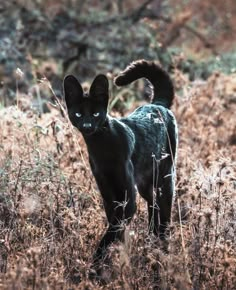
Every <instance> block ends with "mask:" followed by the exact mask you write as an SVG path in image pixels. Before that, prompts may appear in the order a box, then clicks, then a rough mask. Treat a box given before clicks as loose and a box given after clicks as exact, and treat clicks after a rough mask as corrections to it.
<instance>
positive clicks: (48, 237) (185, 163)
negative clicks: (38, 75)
mask: <svg viewBox="0 0 236 290" xmlns="http://www.w3.org/2000/svg"><path fill="white" fill-rule="evenodd" d="M175 80H176V85H177V86H180V87H183V88H184V89H183V91H182V93H181V94H179V96H178V97H177V98H176V104H175V106H174V108H173V111H174V112H175V114H176V116H177V120H178V123H179V133H180V144H179V153H178V164H177V181H176V190H177V193H176V198H175V204H174V207H173V217H172V224H171V225H170V238H169V247H168V251H167V250H164V249H163V245H162V244H161V242H160V241H159V240H158V239H157V238H155V237H153V236H150V235H149V234H148V227H147V213H146V205H145V203H144V202H143V200H142V199H141V198H138V199H137V208H138V209H137V214H136V215H135V218H134V219H133V221H132V223H131V225H130V226H129V228H127V231H126V243H125V244H124V245H121V244H118V245H113V246H112V247H111V248H110V251H109V256H110V257H111V259H110V264H109V265H108V266H106V265H104V273H103V275H104V280H106V286H105V288H106V289H151V288H153V287H156V288H158V287H159V289H234V287H235V285H236V270H235V269H236V268H235V264H236V252H235V236H236V224H235V220H236V214H235V213H236V209H235V204H236V202H235V201H236V177H235V176H236V174H235V173H236V166H235V161H236V153H235V152H236V150H235V149H236V148H235V147H236V142H235V139H236V131H235V130H236V127H235V123H236V122H235V116H234V115H235V110H236V103H235V91H236V84H235V75H231V76H225V75H219V74H215V75H212V76H211V78H209V79H208V81H207V82H201V83H200V82H194V83H190V82H189V81H188V80H187V79H185V78H184V77H183V76H182V75H181V74H180V73H178V72H176V74H175ZM183 82H184V83H183ZM0 124H1V125H0V126H1V132H0V176H1V178H0V272H1V274H0V285H1V286H0V288H1V289H28V288H29V289H30V288H32V289H51V288H53V289H54V288H55V289H58V288H60V289H68V288H70V289H104V286H102V285H98V284H97V282H95V281H90V280H89V279H88V272H89V268H90V265H91V261H92V254H93V252H94V249H95V248H96V245H97V242H98V241H99V238H100V236H101V235H102V233H103V231H104V227H105V223H106V219H105V214H104V211H103V208H102V203H101V198H100V195H99V192H98V190H97V187H96V184H95V182H94V180H93V177H92V175H91V171H90V169H89V165H88V161H87V152H86V148H85V145H84V143H83V140H82V138H81V136H80V134H79V133H77V132H76V131H75V130H74V129H72V128H71V126H70V124H69V122H68V120H67V118H65V117H62V116H61V113H60V111H59V110H57V109H53V110H52V111H51V112H50V113H48V114H44V115H42V116H41V117H40V116H38V115H37V114H35V113H33V112H32V111H30V110H25V112H22V111H21V110H20V109H17V108H15V107H10V108H5V109H1V111H0ZM77 274H78V275H79V277H78V280H80V283H79V284H75V283H74V282H75V277H76V275H77Z"/></svg>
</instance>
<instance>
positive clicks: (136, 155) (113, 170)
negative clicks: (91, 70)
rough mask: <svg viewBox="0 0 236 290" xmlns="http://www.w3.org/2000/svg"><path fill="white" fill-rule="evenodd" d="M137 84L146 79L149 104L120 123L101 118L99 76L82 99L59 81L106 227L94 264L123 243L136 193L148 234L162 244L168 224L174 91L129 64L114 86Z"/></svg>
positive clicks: (152, 67)
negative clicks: (149, 88)
mask: <svg viewBox="0 0 236 290" xmlns="http://www.w3.org/2000/svg"><path fill="white" fill-rule="evenodd" d="M139 78H146V79H148V80H149V81H150V82H151V84H152V86H153V88H152V95H151V104H147V105H145V106H141V107H139V108H137V109H136V110H135V111H134V112H133V113H132V114H131V115H129V116H128V117H125V118H121V119H115V118H112V117H110V116H109V115H108V114H107V105H108V98H109V85H108V80H107V78H106V76H105V75H101V74H100V75H98V76H96V78H95V79H94V81H93V83H92V85H91V87H90V90H89V92H88V93H85V92H84V91H83V89H82V87H81V85H80V83H79V82H78V80H77V79H76V78H75V77H74V76H72V75H69V76H67V77H66V78H65V80H64V92H65V100H66V105H67V109H68V114H69V118H70V121H71V123H72V124H73V125H74V126H75V127H76V128H78V129H79V131H80V132H81V133H82V135H83V137H84V140H85V142H86V145H87V149H88V153H89V162H90V165H91V169H92V172H93V175H94V177H95V179H96V182H97V185H98V188H99V190H100V192H101V195H102V198H103V203H104V208H105V211H106V216H107V219H108V222H109V226H108V229H107V231H106V233H105V234H104V236H103V238H102V239H101V241H100V243H99V245H98V248H97V250H96V252H95V255H94V262H98V261H99V260H100V259H102V258H104V257H105V253H106V249H107V247H108V246H109V245H110V244H111V243H112V242H113V241H115V240H123V234H124V228H125V225H126V224H128V223H129V222H130V221H131V219H132V217H133V215H134V213H135V210H136V202H135V196H136V189H137V190H138V192H139V193H140V194H141V196H142V197H143V198H144V199H145V200H146V201H147V205H148V215H149V229H150V231H152V232H153V233H154V234H156V235H158V236H159V237H160V238H164V237H165V230H166V227H167V225H168V224H169V222H170V217H171V205H172V199H173V195H174V179H175V155H176V147H177V139H178V137H177V125H176V122H175V118H174V115H173V114H172V112H171V111H170V110H169V108H170V106H171V104H172V101H173V99H174V87H173V84H172V81H171V79H170V77H169V75H168V74H167V73H166V72H165V71H164V70H163V69H162V68H161V67H160V66H158V65H157V64H155V63H154V62H148V61H145V60H139V61H136V62H133V63H132V64H131V65H130V66H128V67H127V68H126V69H125V70H124V71H123V72H122V73H120V75H119V76H118V77H117V78H116V79H115V84H116V85H117V86H124V85H127V84H130V83H131V82H133V81H135V80H137V79H139ZM136 186H137V188H136Z"/></svg>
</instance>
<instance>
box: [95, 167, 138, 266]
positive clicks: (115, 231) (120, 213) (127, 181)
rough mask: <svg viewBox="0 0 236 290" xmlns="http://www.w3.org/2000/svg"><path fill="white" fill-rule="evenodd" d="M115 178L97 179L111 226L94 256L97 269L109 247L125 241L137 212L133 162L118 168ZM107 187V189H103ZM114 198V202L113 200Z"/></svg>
mask: <svg viewBox="0 0 236 290" xmlns="http://www.w3.org/2000/svg"><path fill="white" fill-rule="evenodd" d="M113 176H114V178H111V176H109V178H108V179H105V180H106V181H105V180H104V179H102V181H103V182H102V183H101V180H99V179H98V178H96V180H97V183H98V186H99V189H100V191H101V194H102V196H103V199H104V207H105V210H106V215H107V218H108V222H109V226H108V229H107V231H106V232H105V234H104V235H103V237H102V239H101V241H100V242H99V245H98V247H97V250H96V252H95V254H94V256H93V265H94V266H95V268H97V266H98V265H99V263H100V262H101V261H102V260H103V259H104V258H105V257H106V252H107V248H108V246H109V245H110V244H111V243H113V242H114V241H123V237H124V230H125V226H126V225H127V224H128V223H129V222H130V221H131V219H132V217H133V215H134V213H135V211H136V202H135V196H136V192H135V186H134V177H133V166H132V163H131V161H129V162H126V163H124V166H117V168H116V172H114V175H113ZM104 185H105V188H104V187H103V186H104ZM111 197H112V200H111Z"/></svg>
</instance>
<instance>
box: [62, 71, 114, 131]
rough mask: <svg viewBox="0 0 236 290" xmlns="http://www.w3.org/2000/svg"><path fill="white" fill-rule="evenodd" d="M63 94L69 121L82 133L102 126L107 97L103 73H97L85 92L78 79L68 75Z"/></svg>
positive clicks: (107, 89)
mask: <svg viewBox="0 0 236 290" xmlns="http://www.w3.org/2000/svg"><path fill="white" fill-rule="evenodd" d="M64 94H65V101H66V106H67V110H68V115H69V118H70V121H71V123H72V124H73V125H74V126H75V127H76V128H77V129H78V130H79V131H80V132H81V133H82V134H84V135H91V134H93V133H95V132H96V131H97V130H98V129H100V128H102V126H103V124H104V122H105V120H106V116H107V105H108V98H109V83H108V79H107V77H106V76H105V75H102V74H100V75H97V76H96V77H95V79H94V81H93V82H92V85H91V87H90V90H89V92H88V93H85V92H84V91H83V89H82V86H81V84H80V83H79V81H78V80H77V79H76V78H75V77H74V76H73V75H68V76H66V77H65V79H64Z"/></svg>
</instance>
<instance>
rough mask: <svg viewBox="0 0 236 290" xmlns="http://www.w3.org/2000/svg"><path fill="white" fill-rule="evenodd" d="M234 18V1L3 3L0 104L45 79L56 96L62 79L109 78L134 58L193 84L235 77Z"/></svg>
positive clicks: (31, 91) (56, 0)
mask: <svg viewBox="0 0 236 290" xmlns="http://www.w3.org/2000/svg"><path fill="white" fill-rule="evenodd" d="M235 15H236V2H235V0H225V1H221V0H218V1H215V0H214V1H213V0H209V1H204V0H191V1H190V0H153V1H151V0H148V1H147V0H146V1H144V0H142V1H135V0H128V1H123V0H116V1H108V0H103V1H96V0H35V1H31V0H15V1H13V0H11V1H1V3H0V81H1V88H0V103H1V105H3V106H5V105H8V104H12V103H14V102H15V98H16V95H17V94H16V92H17V93H18V94H19V93H22V94H27V95H30V94H31V95H32V96H34V97H35V96H37V95H38V92H37V87H36V86H35V85H37V84H38V83H39V82H42V81H43V80H45V79H47V80H48V81H49V82H50V84H51V86H52V88H51V89H53V92H54V93H53V94H54V95H56V96H58V97H61V96H62V86H61V84H62V79H63V77H64V75H65V74H68V73H75V74H76V75H78V76H79V79H80V80H81V81H82V82H83V81H90V80H91V78H92V77H94V75H95V74H96V73H98V72H105V73H109V72H110V73H111V77H112V76H113V74H115V73H117V72H118V71H119V70H121V69H123V68H124V67H125V66H126V65H127V64H128V63H129V62H131V61H133V60H136V59H139V58H146V59H152V60H153V59H154V60H158V61H159V62H160V63H161V64H162V65H163V66H164V67H165V68H166V69H167V70H168V71H169V72H171V71H173V70H174V69H175V68H178V69H179V70H181V71H182V72H183V73H184V74H186V75H187V77H188V78H189V79H190V80H194V79H196V78H203V79H206V78H208V76H209V75H210V74H211V73H212V72H213V71H215V70H218V71H219V70H220V71H223V72H224V73H232V72H235V67H236V53H235V51H236V50H235V48H236V41H235V35H236V34H235V30H236V17H235ZM17 68H18V69H17ZM51 94H52V93H51V90H49V92H47V90H46V89H45V88H44V90H42V91H40V97H42V98H44V97H45V98H48V97H49V98H50V97H51Z"/></svg>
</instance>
